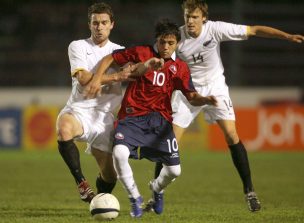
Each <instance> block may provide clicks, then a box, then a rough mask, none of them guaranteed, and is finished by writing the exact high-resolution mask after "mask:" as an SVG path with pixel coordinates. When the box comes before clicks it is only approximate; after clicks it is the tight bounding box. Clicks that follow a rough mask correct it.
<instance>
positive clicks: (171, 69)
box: [169, 64, 177, 74]
mask: <svg viewBox="0 0 304 223" xmlns="http://www.w3.org/2000/svg"><path fill="white" fill-rule="evenodd" d="M169 70H170V71H171V72H172V73H174V74H176V73H177V68H176V66H175V65H173V64H172V65H171V66H170V67H169Z"/></svg>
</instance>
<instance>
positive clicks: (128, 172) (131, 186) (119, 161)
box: [113, 145, 140, 198]
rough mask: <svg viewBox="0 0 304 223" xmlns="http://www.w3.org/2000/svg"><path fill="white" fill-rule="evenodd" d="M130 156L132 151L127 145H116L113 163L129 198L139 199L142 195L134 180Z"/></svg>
mask: <svg viewBox="0 0 304 223" xmlns="http://www.w3.org/2000/svg"><path fill="white" fill-rule="evenodd" d="M129 155H130V151H129V149H128V147H127V146H125V145H116V146H115V147H114V148H113V162H114V168H115V171H116V173H117V178H118V179H119V180H120V181H121V183H122V184H123V186H124V188H125V189H126V191H127V192H128V194H129V197H133V198H138V197H139V196H140V194H139V191H138V188H137V186H136V183H135V181H134V178H133V172H132V169H131V166H130V164H129V162H128V160H129Z"/></svg>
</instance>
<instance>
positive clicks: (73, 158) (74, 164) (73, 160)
mask: <svg viewBox="0 0 304 223" xmlns="http://www.w3.org/2000/svg"><path fill="white" fill-rule="evenodd" d="M58 150H59V152H60V155H61V156H62V158H63V160H64V161H65V163H66V165H67V166H68V167H69V169H70V171H71V173H72V175H73V177H74V179H75V181H76V183H77V184H79V183H80V182H81V181H83V180H85V177H84V176H83V174H82V172H81V167H80V156H79V151H78V148H77V146H76V144H75V143H74V141H73V139H71V140H68V141H58Z"/></svg>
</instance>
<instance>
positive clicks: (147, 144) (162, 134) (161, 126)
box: [114, 112, 180, 166]
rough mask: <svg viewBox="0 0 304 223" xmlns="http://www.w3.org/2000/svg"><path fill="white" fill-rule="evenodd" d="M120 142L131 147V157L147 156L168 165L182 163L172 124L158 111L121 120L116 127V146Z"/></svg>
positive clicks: (140, 157)
mask: <svg viewBox="0 0 304 223" xmlns="http://www.w3.org/2000/svg"><path fill="white" fill-rule="evenodd" d="M120 144H122V145H125V146H127V147H128V148H129V150H130V158H133V159H142V158H146V159H148V160H151V161H153V162H162V163H163V164H165V165H167V166H172V165H178V164H180V159H179V152H178V144H177V141H176V138H175V135H174V132H173V128H172V124H171V123H170V122H168V121H167V120H166V119H165V118H164V117H163V116H161V115H160V113H158V112H152V113H149V114H147V115H143V116H128V117H126V118H125V119H122V120H119V121H118V123H117V126H116V128H115V137H114V146H115V145H120Z"/></svg>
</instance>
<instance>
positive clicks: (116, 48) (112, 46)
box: [107, 40, 125, 51]
mask: <svg viewBox="0 0 304 223" xmlns="http://www.w3.org/2000/svg"><path fill="white" fill-rule="evenodd" d="M107 46H108V47H109V48H111V49H112V50H113V51H114V50H120V49H124V48H125V47H124V46H122V45H119V44H117V43H113V42H112V41H110V40H109V41H108V42H107Z"/></svg>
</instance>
